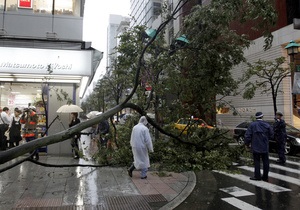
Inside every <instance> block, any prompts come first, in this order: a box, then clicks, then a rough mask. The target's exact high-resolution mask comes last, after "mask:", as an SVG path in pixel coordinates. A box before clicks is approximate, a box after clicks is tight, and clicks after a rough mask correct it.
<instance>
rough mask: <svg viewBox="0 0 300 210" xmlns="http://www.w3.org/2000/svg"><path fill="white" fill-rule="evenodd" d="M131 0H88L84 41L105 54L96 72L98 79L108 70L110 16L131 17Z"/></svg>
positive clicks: (84, 21)
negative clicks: (89, 42) (107, 42)
mask: <svg viewBox="0 0 300 210" xmlns="http://www.w3.org/2000/svg"><path fill="white" fill-rule="evenodd" d="M129 9H130V0H108V1H104V0H86V2H85V13H84V19H83V40H84V41H91V42H92V47H93V48H95V49H97V50H99V51H101V52H104V55H103V59H102V61H101V63H100V66H99V68H98V70H97V72H96V75H95V78H98V77H99V76H100V75H101V74H103V73H104V72H105V68H106V45H107V44H106V40H107V26H108V18H109V14H117V15H123V16H129V12H130V10H129Z"/></svg>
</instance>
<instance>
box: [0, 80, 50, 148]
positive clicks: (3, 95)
mask: <svg viewBox="0 0 300 210" xmlns="http://www.w3.org/2000/svg"><path fill="white" fill-rule="evenodd" d="M0 99H1V100H0V107H1V108H3V107H8V108H9V110H10V115H12V114H13V113H14V111H13V110H14V109H15V108H19V109H21V110H23V109H25V108H28V107H29V106H35V107H36V114H37V115H38V117H39V118H38V124H37V133H38V137H39V138H40V137H42V136H44V135H45V134H46V127H47V126H46V115H47V113H46V109H45V106H47V96H45V95H44V102H43V99H42V86H41V84H40V83H17V82H1V83H0ZM40 151H41V152H47V148H46V147H45V148H40Z"/></svg>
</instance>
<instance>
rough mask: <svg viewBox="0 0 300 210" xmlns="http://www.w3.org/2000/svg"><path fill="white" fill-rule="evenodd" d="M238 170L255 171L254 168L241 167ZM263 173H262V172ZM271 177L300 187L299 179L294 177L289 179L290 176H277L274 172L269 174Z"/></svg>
mask: <svg viewBox="0 0 300 210" xmlns="http://www.w3.org/2000/svg"><path fill="white" fill-rule="evenodd" d="M238 168H241V169H243V170H246V171H253V170H254V169H253V168H252V167H249V166H240V167H238ZM261 172H262V170H261ZM269 177H273V178H275V179H279V180H283V181H285V182H289V183H292V184H295V185H298V186H300V179H297V178H294V177H289V176H286V175H281V174H277V173H273V172H269Z"/></svg>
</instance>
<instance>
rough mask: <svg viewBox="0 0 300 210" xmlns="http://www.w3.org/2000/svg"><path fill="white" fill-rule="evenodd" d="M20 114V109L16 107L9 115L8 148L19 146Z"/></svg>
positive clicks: (20, 138)
mask: <svg viewBox="0 0 300 210" xmlns="http://www.w3.org/2000/svg"><path fill="white" fill-rule="evenodd" d="M21 114H22V111H21V110H20V109H18V108H15V109H14V115H13V116H12V117H11V121H10V125H9V128H8V129H9V148H13V147H15V146H19V142H20V141H21V140H22V137H21V122H20V120H21Z"/></svg>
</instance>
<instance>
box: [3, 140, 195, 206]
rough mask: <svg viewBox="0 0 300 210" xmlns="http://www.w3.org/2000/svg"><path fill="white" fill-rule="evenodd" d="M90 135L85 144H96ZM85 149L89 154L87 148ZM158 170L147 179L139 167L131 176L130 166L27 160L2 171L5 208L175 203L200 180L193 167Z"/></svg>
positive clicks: (45, 158)
mask: <svg viewBox="0 0 300 210" xmlns="http://www.w3.org/2000/svg"><path fill="white" fill-rule="evenodd" d="M85 141H86V144H85V147H86V146H87V145H89V147H92V146H93V144H92V143H93V142H92V141H90V139H89V138H88V137H86V139H85ZM84 152H85V157H88V155H89V154H88V153H87V152H88V150H86V151H84ZM21 158H22V157H21ZM23 158H24V157H23ZM14 161H15V160H14ZM14 161H11V162H10V163H12V162H14ZM39 162H43V163H50V164H57V165H61V164H78V163H79V164H93V162H92V161H90V160H84V159H79V160H75V159H73V158H72V157H57V156H51V155H47V156H41V157H40V160H39ZM10 163H7V164H10ZM7 164H3V165H1V166H0V168H3V167H5V165H7ZM159 175H160V174H159V173H158V172H156V171H149V172H148V178H147V179H146V180H142V179H140V175H139V172H138V171H134V172H133V177H132V178H130V177H129V176H128V174H127V170H126V168H114V167H101V168H95V167H63V168H61V167H44V166H40V165H37V164H35V163H32V162H28V161H27V162H24V163H22V164H21V165H18V166H16V167H14V168H12V169H10V170H8V171H5V172H3V173H1V174H0V210H8V209H26V210H28V209H103V210H104V209H116V210H117V209H122V210H125V209H130V210H134V209H172V208H174V207H176V206H177V205H179V204H180V203H181V202H182V201H183V200H184V199H185V198H186V197H187V196H188V195H189V193H190V192H191V191H192V189H193V188H194V186H195V182H196V180H195V175H194V173H192V172H187V173H172V172H166V173H165V174H164V176H159Z"/></svg>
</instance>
